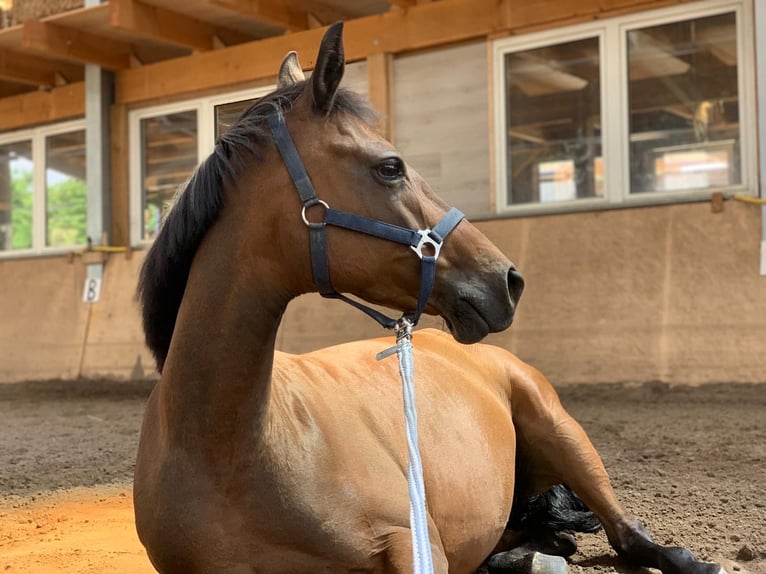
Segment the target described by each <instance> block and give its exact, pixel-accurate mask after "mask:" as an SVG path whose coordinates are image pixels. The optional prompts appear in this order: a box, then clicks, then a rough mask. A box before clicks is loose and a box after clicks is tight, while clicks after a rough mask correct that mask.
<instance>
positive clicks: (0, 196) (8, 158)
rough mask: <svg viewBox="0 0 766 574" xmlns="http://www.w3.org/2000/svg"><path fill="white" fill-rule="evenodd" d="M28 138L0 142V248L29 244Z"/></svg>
mask: <svg viewBox="0 0 766 574" xmlns="http://www.w3.org/2000/svg"><path fill="white" fill-rule="evenodd" d="M32 171H33V164H32V142H31V141H22V142H14V143H10V144H4V145H0V251H8V250H11V249H29V248H31V247H32V198H33V195H34V194H33V189H32Z"/></svg>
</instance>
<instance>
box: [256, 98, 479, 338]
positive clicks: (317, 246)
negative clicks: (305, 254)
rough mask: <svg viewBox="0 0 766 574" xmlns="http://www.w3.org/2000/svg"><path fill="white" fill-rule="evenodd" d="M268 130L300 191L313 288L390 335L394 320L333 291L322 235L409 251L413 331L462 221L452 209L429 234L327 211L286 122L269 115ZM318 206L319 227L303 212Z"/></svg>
mask: <svg viewBox="0 0 766 574" xmlns="http://www.w3.org/2000/svg"><path fill="white" fill-rule="evenodd" d="M268 122H269V127H270V128H271V132H272V134H273V135H274V141H275V143H276V144H277V148H278V149H279V153H280V154H281V156H282V160H283V161H284V163H285V166H286V167H287V171H288V173H289V174H290V178H291V179H292V180H293V185H295V189H296V190H297V191H298V195H299V196H300V199H301V202H302V203H303V209H302V211H301V217H302V218H303V222H304V223H305V224H306V226H307V227H308V229H309V248H310V252H311V270H312V274H313V276H314V285H315V286H316V288H317V290H318V291H319V294H320V295H322V297H327V298H330V299H340V300H341V301H345V302H346V303H348V304H349V305H353V306H354V307H356V308H357V309H359V310H360V311H362V312H364V313H366V314H367V315H369V316H370V317H372V318H373V319H375V320H376V321H377V322H378V323H380V324H381V325H382V326H383V327H385V328H386V329H393V328H394V327H395V326H396V324H397V322H398V321H397V320H395V319H391V318H390V317H387V316H386V315H384V314H383V313H380V312H379V311H376V310H375V309H372V308H370V307H368V306H367V305H364V304H363V303H360V302H358V301H355V300H353V299H350V298H348V297H346V296H345V295H343V294H341V293H338V292H337V291H336V290H335V289H334V288H333V286H332V282H331V280H330V269H329V265H328V255H327V235H326V233H325V229H326V227H327V226H328V225H334V226H336V227H342V228H344V229H350V230H351V231H357V232H359V233H366V234H367V235H372V236H373V237H379V238H381V239H386V240H388V241H393V242H394V243H401V244H402V245H408V246H409V247H410V248H411V249H412V250H413V251H414V252H415V253H416V254H417V255H418V257H419V258H420V260H421V262H422V263H421V268H420V293H419V295H418V304H417V308H416V309H415V313H413V314H411V315H408V314H405V315H404V316H403V317H404V318H406V319H408V320H409V321H410V322H411V323H412V325H413V326H414V325H416V324H417V322H418V320H419V319H420V315H421V314H422V313H423V309H425V306H426V303H427V302H428V298H429V297H430V296H431V290H432V289H433V285H434V280H435V278H436V259H437V258H438V257H439V251H440V249H441V246H442V243H443V242H444V239H445V238H446V237H447V235H449V233H450V232H451V231H452V230H453V229H455V227H457V225H458V223H460V221H462V219H463V217H464V215H463V214H462V212H461V211H460V210H459V209H456V208H454V207H453V208H452V209H450V210H449V211H448V212H447V213H446V214H445V215H444V217H443V218H442V219H441V221H439V223H437V224H436V225H435V226H434V227H433V228H432V229H420V230H414V229H406V228H404V227H399V226H397V225H392V224H390V223H386V222H384V221H379V220H377V219H370V218H368V217H364V216H361V215H355V214H353V213H346V212H344V211H337V210H335V209H333V208H331V207H330V206H329V205H327V203H325V202H324V201H322V200H321V199H319V198H318V197H317V194H316V191H315V190H314V185H313V184H312V183H311V179H310V178H309V176H308V173H306V168H305V167H304V166H303V162H302V161H301V158H300V156H299V155H298V150H297V149H296V148H295V144H294V143H293V140H292V138H291V137H290V132H289V131H288V130H287V125H286V124H285V119H284V116H283V115H282V114H281V113H276V114H272V115H270V116H269V117H268ZM316 205H321V206H322V207H323V208H324V220H323V221H319V222H313V221H309V219H308V217H307V215H306V212H307V211H308V209H309V208H311V207H314V206H316ZM426 246H427V247H428V251H429V252H432V253H431V254H429V255H426V254H425V253H423V248H424V247H426Z"/></svg>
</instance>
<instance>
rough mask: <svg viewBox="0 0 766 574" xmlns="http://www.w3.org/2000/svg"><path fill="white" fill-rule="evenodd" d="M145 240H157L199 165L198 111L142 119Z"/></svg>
mask: <svg viewBox="0 0 766 574" xmlns="http://www.w3.org/2000/svg"><path fill="white" fill-rule="evenodd" d="M141 156H142V157H141V181H142V183H143V190H142V193H143V210H142V213H143V225H142V228H141V231H142V235H141V236H142V238H143V239H153V238H154V237H155V236H156V235H157V233H158V232H159V229H160V223H161V222H162V218H163V216H164V215H165V213H166V211H167V210H168V209H169V207H170V206H171V204H172V201H173V197H174V196H175V194H176V191H177V190H178V189H179V187H180V186H181V185H183V184H184V183H185V182H186V180H187V179H188V178H189V177H190V176H191V174H192V173H193V172H194V168H195V167H196V166H197V112H196V110H189V111H185V112H178V113H172V114H166V115H162V116H155V117H152V118H146V119H143V120H141Z"/></svg>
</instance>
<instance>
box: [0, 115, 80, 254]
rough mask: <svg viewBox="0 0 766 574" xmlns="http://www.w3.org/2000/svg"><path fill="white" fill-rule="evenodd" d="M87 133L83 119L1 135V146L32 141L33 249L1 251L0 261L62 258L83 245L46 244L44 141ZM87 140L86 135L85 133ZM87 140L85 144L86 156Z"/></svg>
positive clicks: (45, 158)
mask: <svg viewBox="0 0 766 574" xmlns="http://www.w3.org/2000/svg"><path fill="white" fill-rule="evenodd" d="M81 130H82V131H86V122H85V119H84V118H79V119H75V120H69V121H65V122H57V123H55V124H45V125H41V126H37V127H34V128H29V129H22V130H14V131H9V132H4V133H2V134H0V145H7V144H11V143H14V142H21V141H30V142H31V143H32V163H33V166H32V247H30V248H27V249H14V250H9V251H0V259H13V258H21V257H30V256H39V255H61V254H65V253H71V252H72V251H75V250H77V249H78V248H81V247H83V246H84V244H73V245H67V246H55V247H49V246H47V245H46V244H45V243H46V225H47V210H46V202H47V189H46V178H45V171H46V169H47V164H46V160H47V156H46V147H45V142H46V138H47V137H48V136H55V135H58V134H62V133H68V132H76V131H81ZM86 138H87V134H86ZM87 147H88V144H87V139H86V143H85V148H86V151H85V153H86V154H87Z"/></svg>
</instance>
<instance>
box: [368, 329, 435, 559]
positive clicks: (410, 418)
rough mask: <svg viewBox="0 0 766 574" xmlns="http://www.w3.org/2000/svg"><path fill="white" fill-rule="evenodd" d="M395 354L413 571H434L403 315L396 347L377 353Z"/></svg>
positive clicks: (408, 332) (381, 355)
mask: <svg viewBox="0 0 766 574" xmlns="http://www.w3.org/2000/svg"><path fill="white" fill-rule="evenodd" d="M394 352H395V353H396V355H397V356H398V357H399V374H400V375H401V377H402V395H403V399H404V418H405V422H406V425H405V426H406V431H407V454H408V456H409V464H408V467H407V489H408V490H409V494H410V532H411V533H412V562H413V572H414V574H433V571H434V563H433V558H432V557H431V541H430V539H429V537H428V515H427V513H426V489H425V485H424V484H423V462H422V461H421V459H420V449H419V448H418V413H417V410H416V408H415V384H414V382H413V371H414V369H413V362H414V361H413V358H412V323H411V322H410V321H409V320H408V319H406V318H404V317H402V318H401V319H400V320H399V322H398V323H397V326H396V346H395V347H392V348H390V349H387V350H385V351H382V352H380V353H378V356H377V359H378V360H381V359H385V358H386V357H389V356H391V355H393V354H394Z"/></svg>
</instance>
